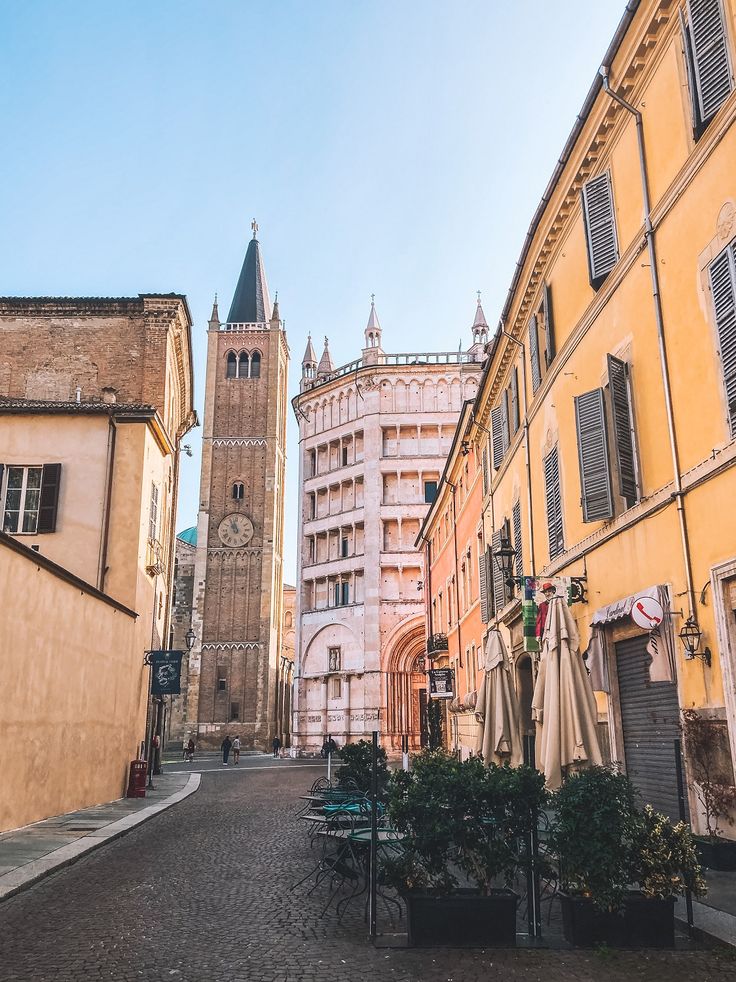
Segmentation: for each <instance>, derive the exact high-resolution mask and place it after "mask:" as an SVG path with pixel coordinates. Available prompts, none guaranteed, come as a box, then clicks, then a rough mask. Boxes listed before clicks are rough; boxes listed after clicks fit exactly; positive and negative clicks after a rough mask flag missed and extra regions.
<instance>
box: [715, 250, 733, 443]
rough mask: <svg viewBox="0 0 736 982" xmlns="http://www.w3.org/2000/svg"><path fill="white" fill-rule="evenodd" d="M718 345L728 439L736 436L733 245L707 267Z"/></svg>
mask: <svg viewBox="0 0 736 982" xmlns="http://www.w3.org/2000/svg"><path fill="white" fill-rule="evenodd" d="M709 273H710V286H711V292H712V293H713V307H714V310H715V317H716V327H717V329H718V345H719V348H720V352H719V353H720V356H721V365H722V368H723V381H724V384H725V386H726V404H727V413H728V422H729V425H730V427H731V436H732V437H736V246H734V245H731V246H729V247H728V249H726V250H725V251H724V252H722V253H721V254H720V256H718V257H717V258H716V259H715V260H714V261H713V262H712V263H711V264H710V269H709Z"/></svg>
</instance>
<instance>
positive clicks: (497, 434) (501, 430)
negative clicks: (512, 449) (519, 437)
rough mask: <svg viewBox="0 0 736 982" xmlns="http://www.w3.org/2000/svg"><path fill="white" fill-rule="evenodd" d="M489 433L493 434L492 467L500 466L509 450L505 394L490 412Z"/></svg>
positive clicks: (507, 412) (507, 406) (507, 408)
mask: <svg viewBox="0 0 736 982" xmlns="http://www.w3.org/2000/svg"><path fill="white" fill-rule="evenodd" d="M491 431H492V432H493V467H494V468H495V470H498V468H499V467H500V466H501V462H502V460H503V458H504V454H505V453H506V451H507V450H508V449H509V404H508V400H507V393H506V391H504V392H503V393H502V394H501V402H500V403H499V405H498V406H496V407H495V409H492V410H491Z"/></svg>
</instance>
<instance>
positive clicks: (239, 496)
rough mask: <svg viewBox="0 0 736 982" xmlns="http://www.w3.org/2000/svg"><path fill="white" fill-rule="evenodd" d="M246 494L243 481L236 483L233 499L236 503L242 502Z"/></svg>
mask: <svg viewBox="0 0 736 982" xmlns="http://www.w3.org/2000/svg"><path fill="white" fill-rule="evenodd" d="M244 494H245V485H244V484H243V483H242V481H236V482H235V484H233V498H235V500H236V501H242V500H243V496H244Z"/></svg>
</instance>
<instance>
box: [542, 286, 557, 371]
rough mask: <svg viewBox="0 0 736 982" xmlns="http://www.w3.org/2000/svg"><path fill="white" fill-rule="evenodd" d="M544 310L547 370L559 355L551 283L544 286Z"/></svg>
mask: <svg viewBox="0 0 736 982" xmlns="http://www.w3.org/2000/svg"><path fill="white" fill-rule="evenodd" d="M542 310H543V314H544V335H545V342H546V346H547V350H546V352H545V356H544V360H545V362H546V365H547V368H549V366H550V365H551V364H552V360H553V358H554V357H555V355H556V353H557V349H556V348H555V329H554V322H553V320H552V293H551V291H550V288H549V283H545V284H544V302H543V305H542Z"/></svg>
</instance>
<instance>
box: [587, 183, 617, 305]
mask: <svg viewBox="0 0 736 982" xmlns="http://www.w3.org/2000/svg"><path fill="white" fill-rule="evenodd" d="M582 196H583V223H584V225H585V239H586V242H587V245H588V272H589V274H590V285H591V286H592V287H593V289H594V290H597V289H598V287H599V286H601V285H602V284H603V282H604V280H605V279H606V277H607V276H608V274H609V273H610V272H611V270H612V269H613V267H614V266H615V265H616V263H617V262H618V239H617V237H616V222H615V219H614V212H613V190H612V188H611V175H610V173H609V172H608V171H606V172H605V173H603V174H599V176H598V177H594V178H593V179H592V180H590V181H588V182H587V183H586V184H584V185H583V191H582Z"/></svg>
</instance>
